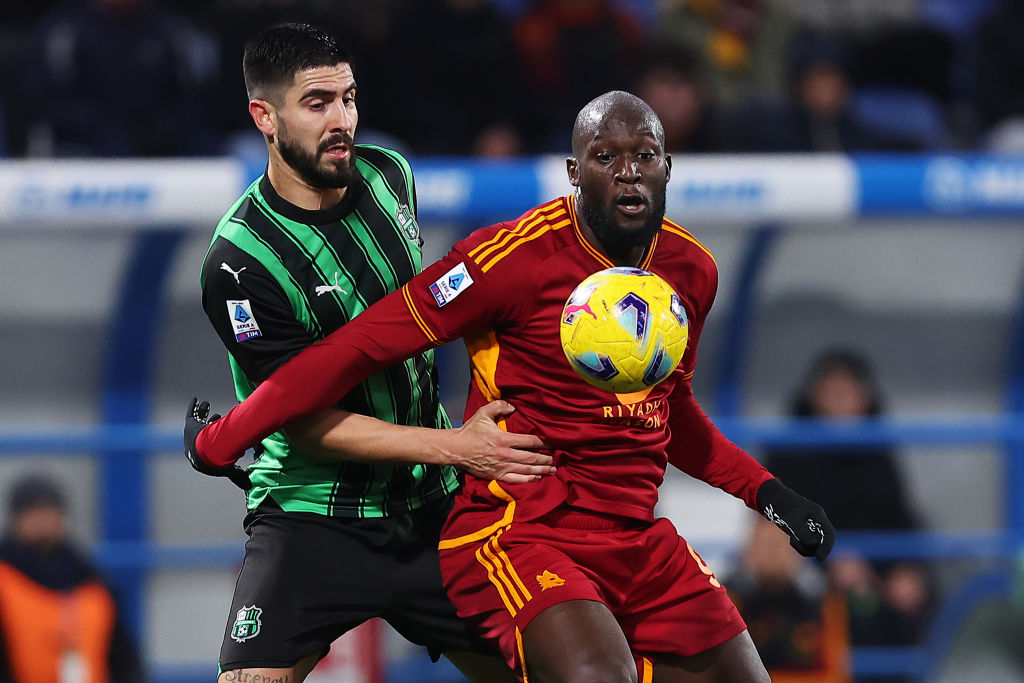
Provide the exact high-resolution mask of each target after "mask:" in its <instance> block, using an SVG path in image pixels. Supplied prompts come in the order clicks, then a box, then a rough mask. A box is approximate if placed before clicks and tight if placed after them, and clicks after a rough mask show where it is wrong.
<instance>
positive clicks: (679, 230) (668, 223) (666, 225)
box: [661, 218, 718, 266]
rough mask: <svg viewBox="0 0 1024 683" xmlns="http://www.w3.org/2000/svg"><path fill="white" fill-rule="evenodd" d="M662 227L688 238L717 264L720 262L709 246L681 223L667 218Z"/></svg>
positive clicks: (685, 238)
mask: <svg viewBox="0 0 1024 683" xmlns="http://www.w3.org/2000/svg"><path fill="white" fill-rule="evenodd" d="M661 227H662V229H664V230H667V231H669V232H671V233H672V234H673V235H679V236H680V237H682V238H683V239H684V240H687V241H688V242H693V243H694V244H696V245H697V246H698V247H700V249H701V251H703V252H704V253H705V254H707V255H708V256H709V257H711V260H712V261H713V262H714V263H715V266H717V265H718V262H717V261H715V256H714V254H712V253H711V251H710V250H709V249H708V248H707V247H705V246H704V245H703V244H701V243H700V242H698V241H697V238H696V237H694V236H693V235H691V234H690V233H689V232H687V231H686V230H684V229H683V228H682V227H680V226H679V225H677V224H675V223H673V222H672V221H670V220H669V219H667V218H666V219H664V221H662V224H661Z"/></svg>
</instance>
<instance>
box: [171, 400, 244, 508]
mask: <svg viewBox="0 0 1024 683" xmlns="http://www.w3.org/2000/svg"><path fill="white" fill-rule="evenodd" d="M219 419H220V415H218V414H216V413H214V414H213V415H211V414H210V403H209V402H208V401H203V402H202V403H200V402H199V399H198V398H193V399H192V403H191V404H189V407H188V410H186V411H185V457H186V458H188V462H189V464H190V465H192V469H194V470H195V471H196V472H200V473H202V474H206V475H208V476H211V477H227V478H228V479H230V480H231V481H232V482H233V483H234V484H235V486H237V487H238V488H240V489H242V490H243V491H248V490H249V489H251V488H252V482H251V481H249V475H248V474H247V473H246V471H245V470H243V469H242V468H241V467H239V466H238V465H231V466H230V467H211V466H210V465H207V464H206V463H205V462H203V459H202V458H201V457H200V456H199V451H198V450H197V449H196V439H197V438H199V432H201V431H202V430H203V427H205V426H206V425H208V424H210V423H211V422H213V421H214V420H219Z"/></svg>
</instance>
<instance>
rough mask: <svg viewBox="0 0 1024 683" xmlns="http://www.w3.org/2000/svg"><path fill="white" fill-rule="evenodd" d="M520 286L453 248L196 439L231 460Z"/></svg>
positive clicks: (212, 454)
mask: <svg viewBox="0 0 1024 683" xmlns="http://www.w3.org/2000/svg"><path fill="white" fill-rule="evenodd" d="M449 283H455V284H449ZM444 287H448V289H447V290H444ZM514 287H515V284H514V283H510V282H509V281H508V280H507V279H503V278H498V277H488V276H486V275H485V274H484V273H483V272H482V271H481V270H480V269H479V268H478V267H477V266H476V265H475V264H473V263H472V262H471V261H470V260H469V259H468V258H467V257H466V256H465V255H464V254H463V253H461V252H460V251H458V250H457V249H453V250H452V252H450V253H449V254H448V256H446V257H445V258H443V259H441V260H439V261H437V262H436V263H434V264H433V265H431V266H430V267H428V268H426V269H425V270H424V271H423V272H422V273H420V274H419V275H417V276H416V277H414V278H413V279H412V280H410V281H409V282H408V283H407V284H406V285H405V286H404V287H402V288H401V289H399V290H397V291H395V292H392V293H391V294H389V295H387V296H386V297H384V298H383V299H381V300H380V301H378V302H377V303H375V304H374V305H373V306H371V307H370V308H368V309H367V310H365V311H364V312H363V313H361V314H360V315H358V316H357V317H356V318H355V319H354V320H352V321H350V322H349V323H347V324H346V325H344V326H343V327H341V328H340V329H338V330H336V331H335V332H333V333H332V334H330V335H328V336H327V337H324V338H323V339H322V340H320V341H319V342H317V343H316V344H313V345H312V346H309V347H308V348H306V349H305V350H304V351H302V353H300V354H298V355H297V356H295V357H294V358H292V359H291V360H290V361H288V362H287V363H285V364H284V365H283V366H281V367H280V368H279V369H278V370H276V371H275V372H274V373H273V374H272V375H271V376H270V377H269V378H267V379H266V380H265V381H264V382H263V383H261V384H260V385H259V387H257V388H256V390H255V391H254V392H253V393H252V395H250V396H249V397H248V398H246V399H245V401H243V402H242V403H240V404H238V405H237V406H235V407H234V408H232V409H231V410H229V411H228V413H227V414H226V415H225V416H224V417H223V418H221V419H220V420H217V421H216V422H214V423H212V424H211V425H210V426H208V427H206V428H204V429H203V430H202V432H200V434H199V438H198V439H197V442H196V446H197V447H198V449H199V451H200V452H201V453H202V454H203V456H204V458H206V459H207V461H208V462H210V463H211V464H214V465H221V466H227V465H230V464H232V463H234V462H235V461H237V460H238V459H239V458H240V457H241V456H242V454H243V453H244V452H245V449H246V448H249V447H250V446H253V445H255V444H257V443H259V441H260V440H261V439H263V438H264V437H266V436H268V435H269V434H272V433H274V432H275V431H277V430H279V429H281V428H282V427H284V426H285V425H286V424H288V423H289V422H293V421H294V420H296V419H298V418H300V417H303V416H306V415H311V414H313V413H316V412H319V411H321V410H325V409H327V408H329V407H331V406H332V405H334V404H335V403H336V402H337V401H338V399H339V398H340V397H342V396H344V395H345V394H346V393H348V392H349V391H350V390H351V389H352V388H353V387H355V386H356V385H357V384H359V383H360V382H362V381H363V380H365V379H366V378H367V377H369V376H370V375H372V374H374V373H375V372H378V371H380V370H382V369H384V368H386V367H389V366H391V365H394V364H395V363H397V362H400V361H403V360H405V359H406V358H410V357H412V356H415V355H417V354H419V353H422V352H423V351H425V350H426V349H428V348H430V347H431V346H440V345H441V344H444V343H446V342H449V341H451V340H453V339H458V338H459V337H461V336H463V334H464V333H466V332H467V331H468V330H472V329H475V328H478V327H480V326H482V325H483V326H486V325H487V324H489V323H490V321H491V320H493V319H494V317H495V316H497V315H499V314H501V313H502V312H507V310H508V307H509V306H510V305H514V301H515V300H516V298H517V297H515V296H507V295H502V294H507V290H508V289H509V288H514ZM442 290H444V291H442ZM445 292H447V293H445ZM520 296H525V295H524V294H522V293H520Z"/></svg>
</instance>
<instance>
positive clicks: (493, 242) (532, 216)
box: [468, 198, 565, 262]
mask: <svg viewBox="0 0 1024 683" xmlns="http://www.w3.org/2000/svg"><path fill="white" fill-rule="evenodd" d="M561 205H562V199H561V198H559V199H556V200H555V201H553V202H549V203H547V204H544V205H542V206H538V207H537V208H536V209H534V210H533V211H531V212H530V213H529V215H527V216H525V217H524V218H523V219H522V220H521V221H519V223H517V224H516V227H514V228H512V229H511V230H510V229H508V228H503V229H502V230H499V231H498V232H497V234H496V235H495V236H494V237H492V238H491V239H489V240H487V241H486V242H484V243H483V244H478V245H477V246H475V247H473V248H472V249H471V250H470V251H469V254H468V256H469V257H470V258H472V259H474V260H477V262H479V259H477V258H476V257H477V255H478V254H480V253H481V252H482V251H484V250H485V249H486V250H490V249H491V248H492V247H494V248H497V247H499V246H500V245H498V243H499V242H500V241H501V240H502V239H503V238H505V237H507V236H508V235H509V234H511V233H514V232H515V231H516V230H519V229H520V228H521V227H523V226H524V225H526V224H527V223H530V222H531V221H533V222H536V219H538V217H539V216H540V215H541V214H544V213H547V212H548V211H551V210H553V209H559V208H562V210H563V211H564V210H565V209H564V208H563V207H562V206H561Z"/></svg>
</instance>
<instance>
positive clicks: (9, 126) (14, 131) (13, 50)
mask: <svg viewBox="0 0 1024 683" xmlns="http://www.w3.org/2000/svg"><path fill="white" fill-rule="evenodd" d="M55 4H56V0H37V1H36V2H10V3H7V4H6V5H5V6H4V13H3V21H2V22H0V157H5V156H20V155H23V154H24V153H25V137H26V131H27V130H28V125H29V119H28V116H26V112H25V107H24V103H23V101H22V93H21V92H20V91H19V89H18V85H19V81H20V79H21V69H22V66H23V65H22V60H21V56H22V54H23V53H24V52H25V45H26V43H27V37H28V36H29V35H30V33H31V31H32V28H33V27H34V26H35V25H36V24H38V23H39V21H40V19H42V17H43V16H44V15H46V14H48V13H49V12H50V11H51V10H52V9H53V6H54V5H55Z"/></svg>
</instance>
